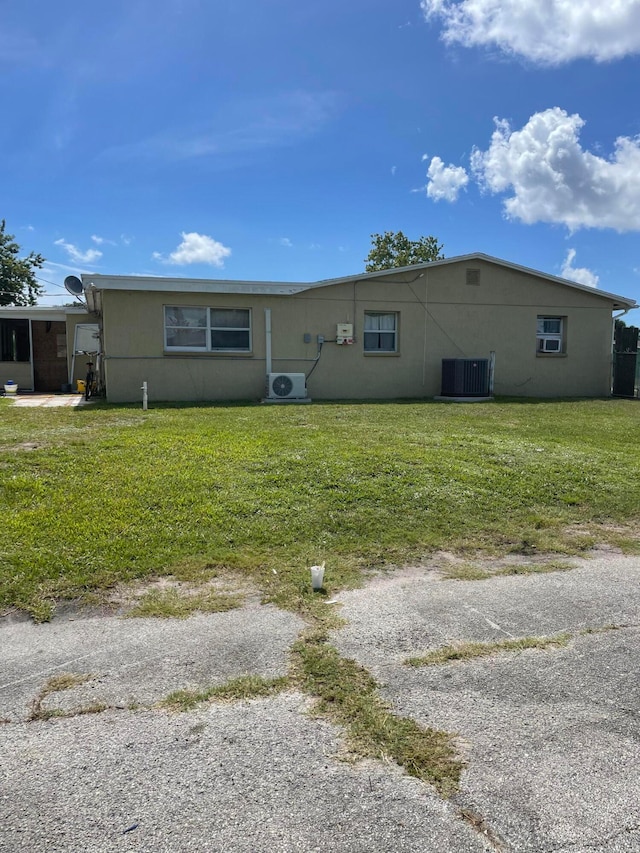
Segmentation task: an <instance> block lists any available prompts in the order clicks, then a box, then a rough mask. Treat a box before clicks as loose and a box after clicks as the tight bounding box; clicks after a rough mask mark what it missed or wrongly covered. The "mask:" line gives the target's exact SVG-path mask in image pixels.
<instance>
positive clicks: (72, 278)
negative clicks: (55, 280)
mask: <svg viewBox="0 0 640 853" xmlns="http://www.w3.org/2000/svg"><path fill="white" fill-rule="evenodd" d="M64 286H65V287H66V288H67V290H68V291H69V293H70V294H71V295H72V296H82V294H83V293H84V287H83V286H82V282H81V281H80V279H79V278H78V276H77V275H68V276H67V277H66V278H65V280H64Z"/></svg>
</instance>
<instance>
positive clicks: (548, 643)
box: [405, 634, 571, 667]
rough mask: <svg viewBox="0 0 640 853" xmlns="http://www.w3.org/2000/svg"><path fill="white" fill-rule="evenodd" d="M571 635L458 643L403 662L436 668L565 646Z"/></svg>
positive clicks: (409, 664)
mask: <svg viewBox="0 0 640 853" xmlns="http://www.w3.org/2000/svg"><path fill="white" fill-rule="evenodd" d="M570 639H571V634H556V635H555V636H553V637H521V638H520V639H517V640H497V641H496V642H493V643H458V644H456V645H454V646H443V647H442V648H440V649H435V650H434V651H432V652H427V654H425V655H420V656H417V657H410V658H407V659H406V660H405V664H407V665H408V666H414V667H420V666H438V665H441V664H445V663H450V662H451V661H459V660H471V659H473V658H483V657H489V656H491V655H495V654H498V653H500V652H522V651H524V650H525V649H548V648H559V647H560V646H566V645H567V643H568V642H569V640H570Z"/></svg>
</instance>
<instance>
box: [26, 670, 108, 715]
mask: <svg viewBox="0 0 640 853" xmlns="http://www.w3.org/2000/svg"><path fill="white" fill-rule="evenodd" d="M94 677H95V676H93V675H91V674H89V673H77V672H61V673H59V674H58V675H54V676H52V677H51V678H50V679H49V680H48V681H47V682H46V684H45V685H44V686H43V687H42V689H41V690H40V692H39V693H38V695H37V696H36V698H35V699H34V700H33V704H32V706H31V713H30V715H29V720H30V721H33V720H48V719H50V718H51V717H68V716H75V715H76V714H93V713H97V712H98V711H104V710H105V709H106V705H99V704H98V703H94V704H93V705H88V706H86V707H85V708H82V709H79V710H78V711H73V712H67V711H62V710H60V709H58V708H53V709H48V708H43V707H42V703H43V701H44V700H45V699H46V698H47V696H49V695H50V694H51V693H60V692H61V691H63V690H70V689H71V688H72V687H76V686H77V685H78V684H84V683H85V682H87V681H91V679H92V678H94Z"/></svg>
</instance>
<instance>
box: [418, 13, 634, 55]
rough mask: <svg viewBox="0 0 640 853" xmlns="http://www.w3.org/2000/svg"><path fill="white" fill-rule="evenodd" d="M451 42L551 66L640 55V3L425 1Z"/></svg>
mask: <svg viewBox="0 0 640 853" xmlns="http://www.w3.org/2000/svg"><path fill="white" fill-rule="evenodd" d="M420 5H421V7H422V10H423V12H424V15H425V17H426V18H427V20H430V19H431V20H433V19H436V20H439V21H441V22H442V25H443V32H442V38H443V40H444V41H445V42H447V43H449V44H451V43H459V44H462V45H464V46H465V47H472V46H492V47H493V46H495V47H498V48H500V49H501V50H503V51H504V52H506V53H510V54H518V55H519V56H523V57H526V58H527V59H530V60H533V61H534V62H539V63H541V64H545V65H560V64H562V63H564V62H570V61H571V60H573V59H578V58H581V57H582V58H584V57H587V58H591V59H595V60H596V61H597V62H606V61H607V60H611V59H619V58H621V57H623V56H628V55H630V54H634V53H639V52H640V0H421V3H420Z"/></svg>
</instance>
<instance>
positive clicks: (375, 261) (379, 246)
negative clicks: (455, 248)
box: [364, 231, 444, 272]
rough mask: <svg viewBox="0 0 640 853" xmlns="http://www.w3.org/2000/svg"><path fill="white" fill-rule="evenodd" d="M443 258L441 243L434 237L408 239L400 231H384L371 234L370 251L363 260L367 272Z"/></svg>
mask: <svg viewBox="0 0 640 853" xmlns="http://www.w3.org/2000/svg"><path fill="white" fill-rule="evenodd" d="M443 258H444V255H443V254H442V244H441V243H438V241H437V240H436V238H435V237H420V239H419V240H409V238H408V237H405V235H404V234H403V233H402V231H385V232H384V234H372V235H371V251H370V252H369V254H368V255H367V257H366V258H365V260H364V262H365V264H366V266H365V270H366V271H367V272H375V271H376V270H390V269H395V268H396V267H409V266H411V265H412V264H425V263H428V262H429V261H441V260H442V259H443Z"/></svg>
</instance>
